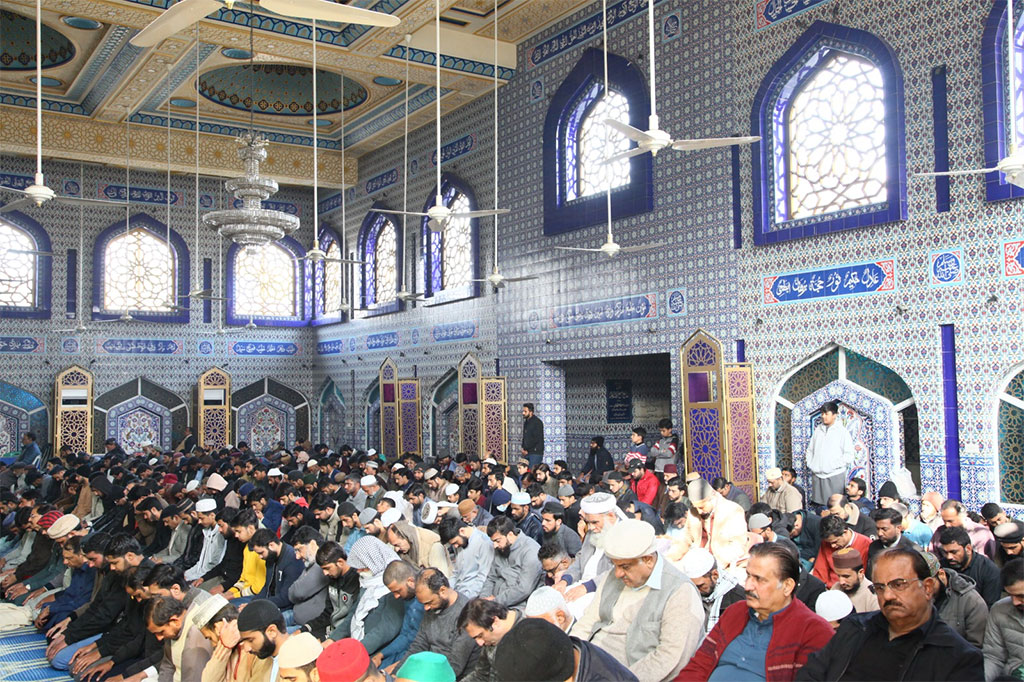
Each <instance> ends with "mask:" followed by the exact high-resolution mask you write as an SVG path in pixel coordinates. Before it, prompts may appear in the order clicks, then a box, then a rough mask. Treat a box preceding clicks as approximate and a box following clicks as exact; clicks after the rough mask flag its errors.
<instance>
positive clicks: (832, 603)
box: [814, 590, 853, 622]
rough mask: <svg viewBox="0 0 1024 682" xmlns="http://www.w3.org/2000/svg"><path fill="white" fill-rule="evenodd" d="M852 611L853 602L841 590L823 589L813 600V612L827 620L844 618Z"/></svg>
mask: <svg viewBox="0 0 1024 682" xmlns="http://www.w3.org/2000/svg"><path fill="white" fill-rule="evenodd" d="M851 611H853V602H852V601H850V598H849V597H848V596H847V595H846V593H845V592H843V591H842V590H825V591H824V592H822V593H821V594H820V595H818V599H817V601H815V602H814V612H815V613H817V614H818V615H819V616H821V617H822V618H824V619H825V620H827V621H829V622H833V621H837V620H839V619H841V618H846V617H847V616H848V615H850V612H851Z"/></svg>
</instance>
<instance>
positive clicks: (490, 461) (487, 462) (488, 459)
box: [483, 457, 498, 465]
mask: <svg viewBox="0 0 1024 682" xmlns="http://www.w3.org/2000/svg"><path fill="white" fill-rule="evenodd" d="M483 463H484V464H492V465H493V464H497V463H498V460H496V459H494V458H493V457H488V458H487V459H485V460H484V461H483Z"/></svg>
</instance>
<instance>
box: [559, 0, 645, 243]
mask: <svg viewBox="0 0 1024 682" xmlns="http://www.w3.org/2000/svg"><path fill="white" fill-rule="evenodd" d="M601 16H602V18H603V20H604V30H603V37H604V91H605V92H606V93H607V92H609V91H610V90H609V82H608V0H601ZM651 61H652V66H653V61H654V60H653V59H652V60H651ZM652 73H653V72H652ZM653 94H654V92H653V90H652V91H651V95H652V96H653ZM638 149H639V148H638ZM630 151H636V149H632V150H630ZM604 196H605V207H606V211H607V215H608V234H607V238H606V239H605V242H604V244H601V246H599V247H597V248H596V249H595V248H588V247H583V246H556V247H555V248H556V249H559V250H561V251H584V252H587V253H603V254H604V255H606V256H608V257H609V258H614V257H615V256H617V255H619V254H620V253H635V252H638V251H647V250H650V249H653V248H656V247H657V246H658V245H657V244H637V245H634V246H622V245H621V244H619V243H617V242H616V241H615V237H613V236H612V185H611V183H610V182H609V183H608V184H607V187H606V188H605V192H604Z"/></svg>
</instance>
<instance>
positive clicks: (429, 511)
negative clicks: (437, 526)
mask: <svg viewBox="0 0 1024 682" xmlns="http://www.w3.org/2000/svg"><path fill="white" fill-rule="evenodd" d="M420 520H421V521H423V523H424V524H426V525H430V524H432V523H434V521H437V503H436V502H434V501H433V500H424V501H423V511H422V512H420Z"/></svg>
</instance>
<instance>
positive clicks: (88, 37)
mask: <svg viewBox="0 0 1024 682" xmlns="http://www.w3.org/2000/svg"><path fill="white" fill-rule="evenodd" d="M440 2H441V9H442V35H441V53H442V59H441V66H442V74H441V89H442V100H441V105H442V110H443V111H444V112H448V111H452V110H454V109H456V108H458V107H460V106H462V105H464V104H466V103H467V102H470V101H472V100H473V99H475V98H477V97H480V96H482V95H486V94H488V93H489V92H490V91H491V89H492V87H493V75H494V70H493V69H494V67H493V59H494V57H493V50H494V44H493V39H492V36H493V7H494V0H440ZM586 2H587V0H499V19H498V37H499V51H498V62H499V64H498V78H499V81H501V82H504V81H507V80H508V79H510V78H511V77H512V76H513V75H514V73H515V67H516V45H517V44H518V43H519V42H521V41H523V40H524V39H526V38H527V37H529V36H530V35H532V34H533V33H535V32H537V31H538V30H540V29H542V28H544V27H546V26H548V25H549V24H551V23H552V22H554V21H556V20H558V19H559V18H561V17H562V16H564V15H566V14H568V13H570V12H572V11H573V10H575V9H576V8H578V7H580V6H581V5H584V4H586ZM42 4H43V46H44V49H43V106H44V119H43V146H44V154H45V155H46V156H49V157H57V158H65V159H74V160H84V161H90V162H99V163H112V164H119V165H124V163H125V147H126V145H125V142H126V139H127V136H128V134H129V131H128V130H127V126H126V119H128V120H127V123H129V124H130V125H131V131H130V134H131V147H130V156H131V163H132V165H133V166H137V167H144V168H153V169H165V168H166V163H167V145H166V142H167V135H168V133H167V124H168V119H169V120H170V128H171V132H170V135H171V145H170V149H171V164H172V168H173V169H174V170H175V171H180V172H193V171H194V169H195V145H196V133H195V127H196V126H195V121H196V116H197V113H198V118H199V150H200V171H201V172H203V173H206V174H215V175H232V174H237V171H238V169H239V165H238V161H237V156H236V154H235V143H234V139H235V137H236V136H237V135H238V134H239V133H241V132H244V131H246V130H248V127H249V125H250V103H251V104H252V105H253V106H252V109H253V113H252V119H253V121H254V123H255V126H256V127H257V129H259V130H261V131H263V132H265V133H266V134H267V136H268V138H269V139H270V141H271V146H270V148H269V152H270V154H269V158H268V159H267V162H266V166H265V172H266V173H267V174H269V175H272V176H273V177H275V178H278V179H279V180H280V181H281V182H285V183H289V182H291V183H301V184H308V180H309V178H310V177H311V176H312V168H311V164H312V142H313V140H312V133H313V120H312V113H313V107H314V103H313V101H312V69H311V68H310V67H311V65H312V42H311V40H310V35H311V32H312V27H311V25H310V23H309V22H306V21H303V20H298V19H293V18H290V17H282V16H279V15H275V14H272V13H270V12H268V11H266V10H264V9H261V8H259V7H258V6H257V5H249V4H246V3H243V2H235V3H234V5H233V7H232V8H231V9H229V8H228V7H227V6H226V5H225V6H224V7H223V8H222V9H220V10H219V11H218V12H216V13H214V14H212V15H210V16H208V17H207V18H206V19H204V20H203V21H202V22H200V24H199V27H198V40H197V36H196V28H195V27H193V28H190V29H188V30H185V31H182V32H181V33H179V34H177V35H175V36H173V37H171V38H168V39H167V40H165V41H163V42H162V43H160V44H158V45H156V46H154V47H152V48H137V47H134V46H133V45H131V44H129V41H130V40H131V38H132V36H134V35H135V34H136V33H137V32H138V31H139V30H140V29H142V28H143V27H144V26H146V25H147V24H148V23H149V22H150V21H152V20H153V19H154V18H155V17H156V16H158V14H159V13H160V12H161V11H162V10H163V9H165V8H166V7H167V6H169V4H170V2H169V1H168V0H42ZM349 4H355V5H358V6H360V7H366V8H369V9H373V10H376V11H381V12H387V13H389V14H394V15H397V16H399V17H401V18H402V23H401V24H400V25H398V26H397V27H394V28H369V27H365V26H356V25H339V24H322V23H318V25H317V61H318V67H319V68H318V74H317V91H318V92H317V94H318V97H317V99H318V102H317V103H316V107H317V114H318V119H319V122H318V123H319V125H318V136H319V138H320V140H319V145H320V148H321V153H320V155H319V161H320V179H321V182H322V183H323V184H324V185H326V186H335V187H337V186H341V185H342V184H343V180H342V173H341V159H340V150H341V146H342V130H341V129H342V126H341V117H342V108H344V116H345V119H346V120H345V134H344V145H345V149H346V155H347V158H346V161H347V166H348V168H347V169H346V174H345V178H344V184H352V183H354V182H355V181H356V176H357V168H356V159H357V158H358V157H359V156H360V155H361V154H364V153H366V152H367V151H371V150H373V149H375V148H377V147H379V146H380V145H382V144H385V143H387V142H389V141H391V140H393V139H395V138H396V137H398V136H400V135H401V134H402V119H403V114H404V94H405V87H404V78H405V59H406V49H405V47H404V44H403V41H404V37H405V35H406V34H410V35H411V36H412V39H411V42H410V48H409V51H408V60H409V81H410V89H409V90H410V92H409V97H410V110H411V113H410V122H409V123H410V128H411V129H415V128H416V127H419V126H421V125H424V124H427V123H431V122H432V121H433V119H434V107H433V103H434V96H435V93H434V87H433V83H434V68H433V64H434V49H435V43H434V24H433V16H434V4H433V2H432V0H350V3H349ZM2 9H3V11H2V12H0V152H2V153H18V154H27V153H33V152H34V146H33V144H34V135H35V120H34V112H33V109H32V107H34V105H35V99H34V88H35V84H34V80H33V79H34V77H35V72H34V69H35V25H34V16H35V7H34V1H33V0H13V1H12V0H4V1H3V5H2ZM250 39H251V41H252V53H253V55H254V56H253V61H254V62H255V68H253V69H250V67H249V57H250ZM197 59H198V64H199V66H198V73H199V79H198V82H199V90H198V96H197V89H196V72H197V68H196V64H197ZM342 74H344V88H342Z"/></svg>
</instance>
